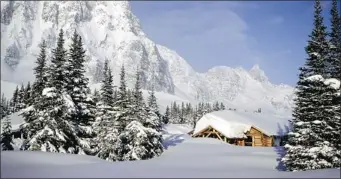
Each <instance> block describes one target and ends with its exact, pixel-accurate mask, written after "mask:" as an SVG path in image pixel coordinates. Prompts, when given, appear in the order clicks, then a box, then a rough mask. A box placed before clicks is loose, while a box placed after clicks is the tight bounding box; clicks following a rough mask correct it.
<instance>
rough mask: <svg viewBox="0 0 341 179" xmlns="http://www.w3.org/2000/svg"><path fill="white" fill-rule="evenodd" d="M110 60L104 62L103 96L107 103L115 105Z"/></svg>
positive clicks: (104, 101)
mask: <svg viewBox="0 0 341 179" xmlns="http://www.w3.org/2000/svg"><path fill="white" fill-rule="evenodd" d="M108 63H109V61H108V60H106V61H105V62H104V71H103V81H102V86H101V97H102V101H103V103H104V104H105V105H109V106H113V105H114V102H115V101H114V91H113V90H114V89H113V87H114V86H113V76H112V71H111V69H110V68H109V66H108Z"/></svg>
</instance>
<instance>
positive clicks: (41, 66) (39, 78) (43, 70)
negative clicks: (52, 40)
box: [32, 40, 48, 100]
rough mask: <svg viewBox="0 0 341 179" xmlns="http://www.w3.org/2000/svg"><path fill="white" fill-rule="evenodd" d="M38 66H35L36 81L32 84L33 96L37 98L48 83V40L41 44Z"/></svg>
mask: <svg viewBox="0 0 341 179" xmlns="http://www.w3.org/2000/svg"><path fill="white" fill-rule="evenodd" d="M35 63H36V66H35V67H34V68H33V70H34V74H35V81H34V83H33V85H32V89H33V90H32V92H33V93H32V96H33V97H32V98H33V99H34V100H35V99H37V97H39V96H41V94H42V92H43V89H44V88H45V87H46V83H47V76H48V73H47V65H46V42H45V40H44V41H43V42H42V43H41V44H40V53H39V56H38V58H37V60H36V62H35Z"/></svg>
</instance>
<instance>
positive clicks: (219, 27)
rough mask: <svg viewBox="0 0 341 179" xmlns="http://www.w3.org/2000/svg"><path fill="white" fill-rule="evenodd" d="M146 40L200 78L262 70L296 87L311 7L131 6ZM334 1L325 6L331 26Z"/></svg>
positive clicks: (305, 4)
mask: <svg viewBox="0 0 341 179" xmlns="http://www.w3.org/2000/svg"><path fill="white" fill-rule="evenodd" d="M130 3H131V9H132V11H133V13H134V14H135V15H136V16H137V17H138V19H139V20H140V24H141V27H142V29H143V30H144V32H145V33H146V34H147V36H148V37H149V38H150V39H151V40H153V41H154V42H155V43H157V44H160V45H163V46H166V47H168V48H169V49H171V50H174V51H176V52H177V53H178V54H179V55H180V56H181V57H183V58H184V59H185V60H186V61H187V62H188V63H189V64H190V65H191V66H192V67H193V68H194V70H195V71H197V72H206V71H207V70H208V69H210V68H212V67H214V66H230V67H243V68H244V69H246V70H250V69H251V68H252V67H253V66H254V65H255V64H258V65H259V66H260V68H261V69H262V70H264V72H265V74H266V75H267V76H268V78H269V80H270V81H271V82H272V83H275V84H280V83H284V84H289V85H295V84H296V81H297V76H298V73H299V71H298V68H299V67H300V66H302V65H303V64H304V61H305V58H306V54H305V51H304V47H305V46H306V45H307V40H308V35H309V34H310V33H311V29H312V26H313V10H314V9H313V6H314V2H312V1H296V2H294V1H269V2H265V1H263V2H261V1H211V2H207V1H154V2H153V1H130ZM330 5H331V3H330V1H323V2H322V6H323V8H324V16H325V23H326V24H327V25H328V24H329V9H330Z"/></svg>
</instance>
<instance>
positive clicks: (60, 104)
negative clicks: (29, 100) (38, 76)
mask: <svg viewBox="0 0 341 179" xmlns="http://www.w3.org/2000/svg"><path fill="white" fill-rule="evenodd" d="M63 46H64V39H63V31H62V30H61V31H60V34H59V38H58V39H57V47H56V49H54V50H53V51H52V53H53V56H52V60H51V66H50V67H49V68H48V79H47V80H48V81H47V83H46V87H45V88H44V89H43V91H42V95H40V96H38V97H35V98H36V100H35V101H34V103H33V105H32V108H29V109H28V110H26V111H24V112H23V113H22V116H23V117H24V119H25V123H24V124H23V125H22V131H23V132H24V133H25V136H27V139H26V140H25V141H24V143H23V146H22V147H21V148H22V150H41V151H48V152H62V153H78V154H84V153H85V151H84V150H83V148H84V145H86V144H85V143H83V141H82V139H80V138H79V137H78V136H77V134H78V133H79V129H80V128H78V127H77V126H76V125H74V124H73V121H72V120H71V119H72V114H74V113H75V111H76V108H75V104H74V103H73V101H72V99H71V97H70V96H69V95H68V94H67V93H65V92H66V83H67V82H68V81H67V79H68V78H67V77H66V73H67V72H66V71H65V70H66V67H65V63H66V50H65V49H64V47H63Z"/></svg>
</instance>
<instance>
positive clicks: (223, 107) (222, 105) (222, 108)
mask: <svg viewBox="0 0 341 179" xmlns="http://www.w3.org/2000/svg"><path fill="white" fill-rule="evenodd" d="M225 109H226V108H225V105H224V103H223V102H221V103H220V110H225Z"/></svg>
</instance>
